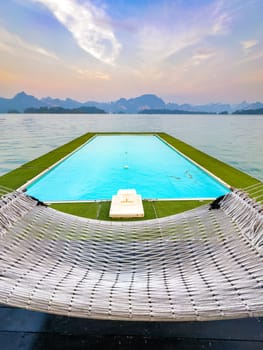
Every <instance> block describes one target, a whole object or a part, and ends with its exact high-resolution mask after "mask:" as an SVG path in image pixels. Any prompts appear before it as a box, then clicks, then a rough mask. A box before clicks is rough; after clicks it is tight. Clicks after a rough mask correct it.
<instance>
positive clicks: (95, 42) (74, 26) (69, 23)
mask: <svg viewBox="0 0 263 350" xmlns="http://www.w3.org/2000/svg"><path fill="white" fill-rule="evenodd" d="M33 1H37V2H40V3H42V4H44V5H45V6H46V7H47V8H48V9H49V10H50V11H51V12H52V13H53V14H54V16H55V17H56V18H57V20H58V21H59V22H60V23H62V24H63V25H64V26H65V27H66V28H67V29H68V30H69V32H70V33H71V34H72V36H73V37H74V38H75V40H76V42H77V43H78V45H79V46H80V47H81V48H82V49H83V50H84V51H86V52H88V53H89V54H91V55H92V56H94V57H95V58H97V59H98V60H100V61H102V62H105V63H109V64H112V63H114V61H115V60H116V58H117V56H118V54H119V52H120V49H121V44H120V43H119V41H118V40H117V39H116V37H115V35H114V33H113V31H112V28H111V26H110V24H109V23H110V21H109V19H108V17H107V15H106V13H105V11H104V10H103V9H102V8H98V7H96V6H94V5H93V4H92V3H91V1H90V0H86V1H85V5H84V4H80V3H78V1H77V0H60V1H57V0H33Z"/></svg>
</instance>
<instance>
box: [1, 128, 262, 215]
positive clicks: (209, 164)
mask: <svg viewBox="0 0 263 350" xmlns="http://www.w3.org/2000/svg"><path fill="white" fill-rule="evenodd" d="M99 134H103V133H99ZM115 134H122V133H115ZM135 134H141V133H135ZM144 134H146V133H144ZM150 134H152V133H150ZM94 135H95V134H94V133H88V134H85V135H82V136H80V137H78V138H76V139H74V140H73V141H71V142H69V143H67V144H65V145H63V146H61V147H58V148H56V149H55V150H53V151H51V152H49V153H47V154H45V155H43V156H41V157H39V158H37V159H35V160H32V161H31V162H28V163H26V164H24V165H22V166H21V167H19V168H17V169H15V170H13V171H11V172H10V173H7V174H5V175H3V176H1V177H0V186H1V185H2V186H6V187H9V188H10V189H17V188H19V187H21V186H22V185H24V184H25V183H27V182H28V181H29V180H31V179H32V178H34V177H35V176H37V175H38V174H40V173H41V172H42V171H44V170H46V169H47V168H49V167H50V166H52V165H53V164H55V163H56V162H58V161H59V160H61V159H62V158H63V157H65V156H67V155H68V154H69V153H71V152H73V151H74V150H75V149H77V148H78V147H80V146H81V145H83V144H84V143H85V142H86V141H88V140H89V139H90V138H91V137H93V136H94ZM157 135H158V136H160V137H161V138H162V139H163V140H164V141H166V142H167V143H169V144H170V145H171V146H173V147H175V148H176V149H177V150H178V151H180V152H182V153H183V154H184V155H186V156H187V157H189V158H191V159H192V160H194V161H195V162H196V163H198V164H200V165H201V166H202V167H204V168H205V169H207V170H208V171H210V172H211V173H213V174H214V175H215V176H217V177H219V178H220V179H222V180H223V181H224V182H226V183H227V184H229V185H230V186H232V187H235V188H245V187H247V186H250V185H253V184H256V183H259V182H260V181H259V180H257V179H255V178H253V177H252V176H250V175H248V174H245V173H243V172H242V171H240V170H238V169H236V168H234V167H232V166H230V165H227V164H225V163H223V162H222V161H220V160H218V159H216V158H213V157H211V156H209V155H207V154H205V153H204V152H202V151H199V150H198V149H196V148H194V147H192V146H190V145H188V144H186V143H184V142H182V141H181V140H178V139H176V138H174V137H172V136H170V135H168V134H165V133H158V134H157ZM204 203H206V202H200V201H197V200H194V201H143V205H144V211H145V217H144V218H136V219H133V220H145V219H154V218H156V217H164V216H168V215H172V214H176V213H180V212H183V211H186V210H190V209H193V208H195V207H198V206H200V205H202V204H204ZM52 207H53V208H55V209H57V210H61V211H64V212H67V213H70V214H73V215H78V216H83V217H88V218H93V219H99V220H113V219H111V218H109V209H110V202H93V203H64V204H53V205H52ZM125 221H126V220H125Z"/></svg>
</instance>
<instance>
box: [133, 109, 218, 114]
mask: <svg viewBox="0 0 263 350" xmlns="http://www.w3.org/2000/svg"><path fill="white" fill-rule="evenodd" d="M138 114H215V113H208V112H190V111H183V110H178V109H144V110H142V111H139V112H138Z"/></svg>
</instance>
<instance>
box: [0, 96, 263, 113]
mask: <svg viewBox="0 0 263 350" xmlns="http://www.w3.org/2000/svg"><path fill="white" fill-rule="evenodd" d="M40 107H43V108H54V107H61V108H64V109H71V110H72V109H78V108H81V107H96V108H98V109H100V110H104V111H106V112H107V113H127V114H128V113H129V114H132V113H140V112H143V111H147V110H162V111H166V110H167V111H168V112H167V113H169V114H170V113H173V111H177V112H178V113H179V112H180V113H184V112H193V113H217V114H220V113H233V112H235V111H240V110H254V109H259V108H263V103H262V102H254V103H249V102H246V101H243V102H241V103H240V104H234V105H230V104H224V103H210V104H204V105H192V104H187V103H186V104H177V103H174V102H169V103H165V102H164V101H163V100H162V99H161V98H160V97H158V96H156V95H154V94H145V95H142V96H138V97H135V98H129V99H126V98H120V99H119V100H116V101H111V102H97V101H87V102H79V101H76V100H73V99H71V98H66V99H64V100H63V99H59V98H52V97H45V98H42V99H38V98H36V97H34V96H31V95H27V94H26V93H25V92H20V93H18V94H17V95H15V96H14V97H13V98H10V99H8V98H0V113H8V112H9V111H18V112H24V111H25V109H28V108H40Z"/></svg>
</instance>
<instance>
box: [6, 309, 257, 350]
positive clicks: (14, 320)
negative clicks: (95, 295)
mask: <svg viewBox="0 0 263 350" xmlns="http://www.w3.org/2000/svg"><path fill="white" fill-rule="evenodd" d="M103 348H105V349H108V350H113V349H136V350H140V349H151V350H154V349H158V350H166V349H167V350H171V349H187V350H188V349H189V350H190V349H191V350H192V349H203V350H206V349H209V350H221V349H224V350H237V349H238V350H239V349H240V350H250V349H251V350H262V349H263V318H253V319H252V318H251V319H238V320H226V321H210V322H179V323H167V322H164V323H160V322H158V323H150V322H117V321H96V320H88V319H80V318H70V317H64V316H55V315H49V314H45V313H40V312H33V311H27V310H23V309H18V308H11V307H6V306H1V307H0V349H1V350H40V349H41V350H42V349H43V350H50V349H63V350H68V349H81V350H82V349H85V350H89V349H92V350H96V349H103Z"/></svg>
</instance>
